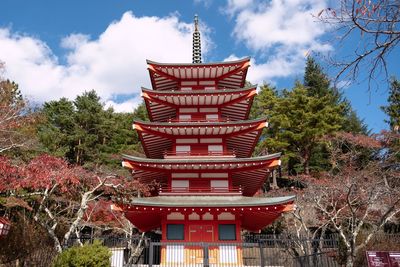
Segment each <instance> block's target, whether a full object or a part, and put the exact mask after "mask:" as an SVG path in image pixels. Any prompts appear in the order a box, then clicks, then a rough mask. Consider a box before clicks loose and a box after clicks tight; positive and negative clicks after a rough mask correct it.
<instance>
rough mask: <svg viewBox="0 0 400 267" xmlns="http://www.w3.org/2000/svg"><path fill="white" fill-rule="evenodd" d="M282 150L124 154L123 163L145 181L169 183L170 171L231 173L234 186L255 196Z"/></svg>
mask: <svg viewBox="0 0 400 267" xmlns="http://www.w3.org/2000/svg"><path fill="white" fill-rule="evenodd" d="M280 155H281V154H280V153H276V154H271V155H267V156H261V157H254V158H230V159H218V158H211V157H209V158H207V159H188V158H185V159H147V158H138V157H133V156H128V155H124V156H123V161H122V165H123V166H124V167H126V168H129V169H132V170H133V171H132V176H133V178H134V179H138V180H139V181H140V182H142V183H146V184H150V183H152V182H153V181H156V182H157V183H160V184H162V185H166V183H167V180H168V174H169V173H171V172H180V173H215V172H226V173H231V174H232V186H234V187H241V188H242V191H243V195H245V196H253V195H254V194H255V193H256V192H257V191H258V190H259V189H260V188H261V186H262V185H263V183H264V182H265V179H266V178H267V177H268V175H269V172H270V171H271V169H274V168H276V167H278V166H279V165H280V163H281V162H280Z"/></svg>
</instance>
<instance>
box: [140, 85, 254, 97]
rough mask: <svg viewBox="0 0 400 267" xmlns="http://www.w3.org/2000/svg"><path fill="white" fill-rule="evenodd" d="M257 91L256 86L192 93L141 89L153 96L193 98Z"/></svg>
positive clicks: (195, 91)
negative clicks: (196, 96)
mask: <svg viewBox="0 0 400 267" xmlns="http://www.w3.org/2000/svg"><path fill="white" fill-rule="evenodd" d="M253 90H257V85H254V86H249V87H244V88H237V89H216V90H194V91H180V90H174V91H155V90H152V89H149V88H145V87H142V92H143V93H147V94H150V95H155V96H195V95H223V94H224V95H227V94H240V93H246V92H249V91H253Z"/></svg>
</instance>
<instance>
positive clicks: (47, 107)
mask: <svg viewBox="0 0 400 267" xmlns="http://www.w3.org/2000/svg"><path fill="white" fill-rule="evenodd" d="M42 113H43V115H44V117H45V119H46V121H45V122H43V123H41V124H40V125H39V126H38V136H39V139H40V141H41V143H42V145H43V147H44V148H45V150H46V151H47V152H49V153H50V154H53V155H57V156H63V157H65V158H66V159H68V161H69V162H71V163H77V164H80V165H85V166H87V167H89V168H91V167H94V166H98V165H107V166H109V167H113V166H118V168H119V163H120V156H119V155H120V153H128V154H138V153H143V152H142V149H141V146H140V143H139V139H138V136H137V134H136V132H135V131H133V130H132V120H133V119H134V118H138V119H142V120H146V119H147V113H146V112H145V108H144V104H143V103H142V104H141V105H140V106H139V107H138V108H137V109H136V110H135V112H134V113H133V114H132V113H115V112H114V110H113V109H112V108H108V109H105V107H104V104H103V103H101V100H100V97H99V96H98V95H97V94H96V92H95V91H93V90H92V91H89V92H85V93H83V94H82V95H80V96H77V97H76V99H75V100H74V101H69V100H67V99H65V98H62V99H60V100H59V101H51V102H48V103H45V104H44V107H43V110H42Z"/></svg>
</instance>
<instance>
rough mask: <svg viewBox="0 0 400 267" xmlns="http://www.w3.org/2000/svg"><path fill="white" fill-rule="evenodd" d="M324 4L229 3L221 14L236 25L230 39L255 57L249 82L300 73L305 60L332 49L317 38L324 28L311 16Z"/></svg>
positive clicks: (301, 0) (322, 0) (313, 0)
mask: <svg viewBox="0 0 400 267" xmlns="http://www.w3.org/2000/svg"><path fill="white" fill-rule="evenodd" d="M326 2H327V0H271V1H266V2H263V3H260V2H258V1H254V0H228V1H227V6H226V8H225V9H224V12H225V13H226V14H227V15H228V16H229V17H230V18H231V19H233V20H234V21H235V26H234V30H233V36H234V37H235V39H237V40H238V41H240V42H244V44H245V45H246V46H247V47H248V49H250V50H251V51H253V52H254V53H256V54H259V55H261V56H260V58H262V59H263V60H262V61H264V62H261V60H258V62H257V63H258V64H257V63H256V62H254V63H253V65H252V70H251V71H250V72H249V76H250V77H249V80H251V79H252V78H253V79H254V82H257V83H260V82H263V81H265V80H269V79H271V78H275V77H285V76H290V75H293V74H297V73H300V72H302V71H303V67H304V61H305V58H306V56H307V55H308V54H309V53H311V52H317V53H320V52H321V53H325V52H327V51H330V50H331V49H332V47H331V46H330V45H329V44H324V43H323V42H322V41H321V40H320V38H321V37H322V36H323V34H324V33H325V32H326V30H327V29H326V25H323V24H321V23H317V21H316V20H317V19H316V18H315V17H314V16H313V15H315V14H317V13H318V12H319V11H320V10H322V9H323V8H326Z"/></svg>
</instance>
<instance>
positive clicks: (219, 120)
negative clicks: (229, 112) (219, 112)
mask: <svg viewBox="0 0 400 267" xmlns="http://www.w3.org/2000/svg"><path fill="white" fill-rule="evenodd" d="M229 121H232V120H231V119H229V118H204V117H192V118H173V119H167V120H166V122H229Z"/></svg>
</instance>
